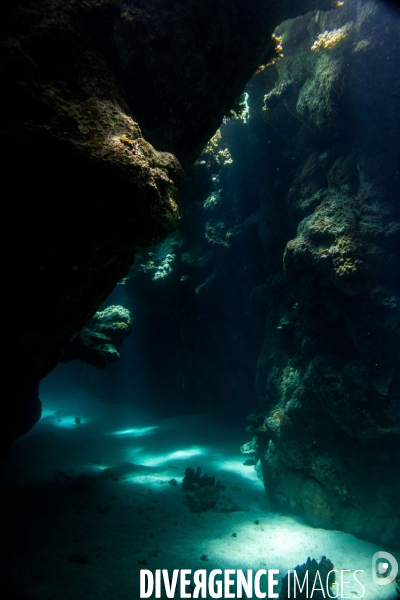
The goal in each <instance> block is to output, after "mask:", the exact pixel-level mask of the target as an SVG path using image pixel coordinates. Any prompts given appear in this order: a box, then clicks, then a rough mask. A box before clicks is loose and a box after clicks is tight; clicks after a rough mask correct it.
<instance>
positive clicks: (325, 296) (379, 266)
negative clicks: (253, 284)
mask: <svg viewBox="0 0 400 600" xmlns="http://www.w3.org/2000/svg"><path fill="white" fill-rule="evenodd" d="M342 9H343V10H342ZM342 9H340V10H336V11H331V12H328V13H326V14H321V13H319V14H317V15H316V16H315V19H314V20H313V21H310V19H307V18H305V17H299V18H297V19H295V20H293V21H288V22H287V23H285V24H283V26H282V27H281V28H280V29H279V28H278V33H279V34H280V35H281V36H282V44H283V49H284V50H283V51H284V56H285V59H284V60H283V61H281V62H278V63H277V71H278V75H279V78H278V79H277V80H276V81H275V82H273V84H272V86H273V87H272V86H271V87H272V89H269V92H268V94H267V96H266V99H265V100H266V102H265V104H266V110H265V111H264V118H265V121H266V122H267V124H268V125H269V126H271V127H273V128H275V129H276V130H277V131H278V132H280V133H281V134H282V136H283V137H284V139H286V140H288V141H289V148H290V150H291V152H293V155H294V156H295V157H297V158H300V164H299V166H298V168H297V170H295V171H294V172H293V174H292V180H291V183H290V187H289V189H288V190H287V192H286V200H287V206H288V212H287V219H288V220H290V221H291V222H292V223H293V224H294V225H296V226H297V233H295V234H294V235H293V236H292V239H291V240H290V241H287V245H286V249H285V252H284V257H283V258H284V273H283V274H279V273H275V274H271V275H270V277H269V279H268V280H267V287H268V293H267V298H268V301H269V305H270V310H269V315H268V318H267V325H266V334H265V340H264V346H263V349H262V352H261V354H260V357H259V364H258V373H257V390H258V395H259V398H260V402H261V405H262V406H263V407H264V415H265V420H264V423H263V429H264V434H263V435H264V437H263V439H264V440H265V439H266V437H267V438H269V439H270V440H271V441H270V442H269V444H267V445H265V441H264V442H262V439H261V438H260V444H262V443H264V447H265V453H264V458H263V459H262V466H263V474H264V479H265V482H266V487H267V491H268V494H269V495H270V498H271V500H272V502H273V505H274V506H276V507H277V508H279V509H280V510H282V509H283V510H292V511H294V512H298V513H300V514H302V515H304V516H305V518H306V519H307V520H308V522H310V523H311V524H312V525H314V526H317V527H325V528H338V529H342V530H345V531H349V532H351V533H354V534H355V535H358V536H360V537H365V538H368V539H371V540H374V541H378V542H379V543H381V544H383V545H386V546H388V547H392V548H393V549H397V550H398V549H399V540H400V519H399V512H398V497H399V493H400V489H399V480H398V477H397V473H398V471H399V468H400V444H399V434H400V403H399V390H400V380H399V360H400V355H399V352H400V340H399V323H400V304H399V292H400V281H399V276H398V265H399V258H400V255H399V248H400V244H399V240H400V238H399V232H400V226H399V220H400V213H399V204H398V201H397V198H398V192H399V177H398V165H399V164H400V154H399V147H400V146H399V140H400V121H399V118H398V114H397V107H398V105H399V101H400V87H399V81H398V80H394V79H393V74H394V73H397V72H398V70H399V68H400V64H399V57H400V46H399V39H400V38H399V26H400V21H399V18H398V17H399V15H398V11H397V12H394V13H392V12H391V11H389V10H387V8H386V7H385V8H384V7H383V4H379V3H378V4H377V3H374V2H367V3H361V2H357V1H352V2H346V3H345V5H344V6H343V7H342ZM323 32H325V33H323ZM318 36H319V37H318ZM285 115H286V118H285ZM282 122H283V123H284V124H283V125H282ZM255 434H256V435H257V432H255Z"/></svg>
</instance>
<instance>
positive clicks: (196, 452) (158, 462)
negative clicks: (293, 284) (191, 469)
mask: <svg viewBox="0 0 400 600" xmlns="http://www.w3.org/2000/svg"><path fill="white" fill-rule="evenodd" d="M204 454H207V452H206V451H205V450H204V449H202V448H187V449H185V450H176V451H175V452H169V453H168V454H161V455H160V456H152V457H149V458H145V459H144V460H143V461H142V464H143V465H145V466H146V467H159V466H162V465H164V464H165V463H169V462H173V461H175V460H187V459H188V458H193V456H201V455H204Z"/></svg>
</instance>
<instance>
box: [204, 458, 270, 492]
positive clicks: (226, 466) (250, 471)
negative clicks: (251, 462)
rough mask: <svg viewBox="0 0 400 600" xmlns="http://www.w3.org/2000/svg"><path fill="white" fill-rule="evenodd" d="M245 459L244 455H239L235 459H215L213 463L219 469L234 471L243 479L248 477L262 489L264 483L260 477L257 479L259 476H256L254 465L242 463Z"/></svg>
mask: <svg viewBox="0 0 400 600" xmlns="http://www.w3.org/2000/svg"><path fill="white" fill-rule="evenodd" d="M245 460H246V457H245V456H241V457H240V458H237V459H231V460H220V461H216V462H215V465H216V467H217V468H218V469H219V470H221V471H230V472H231V473H234V474H235V475H239V476H240V477H243V479H249V480H250V481H252V482H253V483H254V485H255V486H256V487H259V488H260V489H261V488H262V489H264V484H263V482H262V481H261V479H259V477H258V476H257V473H256V471H255V469H254V467H253V466H247V465H244V464H243V462H244V461H245Z"/></svg>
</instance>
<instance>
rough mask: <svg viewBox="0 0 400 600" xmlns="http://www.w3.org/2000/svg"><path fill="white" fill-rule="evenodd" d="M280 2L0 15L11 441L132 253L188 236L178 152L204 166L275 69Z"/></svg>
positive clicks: (25, 10) (185, 0) (95, 4)
mask: <svg viewBox="0 0 400 600" xmlns="http://www.w3.org/2000/svg"><path fill="white" fill-rule="evenodd" d="M270 4H271V3H266V2H264V1H262V0H255V1H254V2H252V3H251V4H250V5H249V4H248V3H243V2H241V1H239V0H236V1H235V0H230V1H229V2H227V1H225V0H218V1H215V0H213V1H211V0H204V1H202V2H201V3H199V2H197V1H194V0H173V1H172V2H171V1H168V2H164V1H163V0H153V1H152V2H149V1H148V0H136V1H128V2H122V1H120V0H85V2H80V1H72V2H67V1H66V0H47V1H46V2H24V1H16V2H7V3H2V6H1V15H0V16H1V20H0V22H1V29H2V33H1V75H0V80H1V88H2V95H1V106H0V135H1V140H2V148H3V151H4V152H3V158H2V173H3V186H4V189H7V190H8V194H9V196H8V197H7V198H6V201H5V208H6V215H5V219H4V222H6V224H7V233H8V236H9V238H8V239H11V240H13V246H12V247H10V249H9V251H8V253H7V259H6V263H7V265H6V266H7V279H6V281H7V284H8V286H9V288H8V289H9V291H10V296H11V297H10V298H9V303H10V304H11V305H12V308H13V311H14V313H15V314H16V315H17V316H16V318H15V319H14V320H13V325H12V333H11V335H10V337H11V338H12V342H13V347H12V349H10V350H9V352H8V356H9V357H10V361H9V364H8V365H7V368H6V372H7V374H8V376H9V378H10V381H11V389H12V392H11V393H10V394H8V395H7V396H6V398H5V399H4V406H3V413H2V423H3V426H2V428H3V427H4V428H6V430H7V439H12V437H13V436H15V435H17V432H18V431H19V428H18V423H17V422H15V421H16V420H18V418H19V417H18V410H19V409H18V406H20V407H21V411H22V410H23V406H24V402H23V400H22V398H24V397H25V391H24V390H25V388H26V387H27V386H30V385H31V383H32V382H33V381H37V380H39V379H41V378H43V377H44V376H45V375H46V374H48V373H49V372H50V371H51V369H52V368H53V367H54V365H55V364H56V362H57V360H58V359H59V357H60V355H61V353H62V350H63V348H64V347H65V345H66V344H67V343H68V341H69V340H70V339H71V338H72V337H73V336H75V335H76V334H77V332H79V331H80V330H81V329H82V327H83V326H84V325H85V323H86V322H87V321H88V320H89V319H90V317H91V316H92V315H93V314H94V312H95V311H96V309H97V307H98V306H99V305H100V304H101V302H102V301H103V300H104V299H105V298H106V297H107V295H108V294H109V293H110V291H111V290H112V289H113V287H114V286H115V284H116V283H117V281H118V280H120V279H121V278H122V277H123V276H124V275H125V274H126V273H127V271H128V269H129V266H130V265H131V264H132V263H133V260H134V255H135V250H136V249H137V248H138V247H142V246H146V245H149V244H153V243H155V242H157V241H159V240H160V239H161V238H162V237H163V236H165V235H166V234H167V233H168V232H169V231H171V230H173V229H174V228H176V227H177V225H178V223H179V214H178V206H177V194H176V186H177V184H178V183H179V181H180V180H181V178H182V169H181V167H180V165H179V163H178V160H177V159H176V158H175V157H174V156H173V155H172V154H169V153H170V152H173V153H175V154H176V156H177V157H178V159H179V160H181V161H182V164H183V165H184V166H185V167H186V166H189V165H190V164H191V163H192V162H193V160H194V159H195V158H196V156H197V155H198V154H199V152H200V150H201V148H202V146H203V145H204V143H205V142H206V140H207V139H208V138H209V137H210V136H211V135H212V133H213V132H214V131H215V129H216V127H217V126H218V124H219V123H220V121H221V118H222V116H223V114H224V112H225V111H226V110H228V109H229V108H230V106H231V105H232V104H233V102H234V100H235V97H236V96H237V95H238V94H239V93H240V92H241V91H242V88H243V86H244V84H245V82H246V81H247V80H248V78H249V77H250V76H251V74H252V73H253V72H254V71H255V69H256V67H257V65H258V64H260V63H262V62H263V61H264V60H265V59H266V57H267V55H268V49H269V45H270V38H271V33H272V31H273V29H274V28H275V26H276V25H277V24H278V23H279V22H280V21H282V19H283V18H286V17H287V16H289V15H290V14H292V13H293V14H295V13H296V12H297V11H298V10H299V9H298V8H297V5H298V3H297V2H295V1H294V0H291V1H289V0H288V1H286V2H275V3H273V5H272V6H270ZM329 4H330V2H327V1H326V0H321V1H320V2H317V1H314V0H309V1H308V2H304V3H303V8H304V9H305V10H307V9H308V8H311V7H313V6H314V5H318V6H327V5H329ZM142 131H143V132H144V137H143V135H142ZM146 140H148V141H146ZM149 142H150V143H149ZM151 144H153V145H154V147H153V146H152V145H151ZM155 148H156V149H155ZM160 150H161V151H164V152H160ZM167 152H168V153H167ZM11 406H12V412H11ZM28 412H29V411H28ZM11 414H12V417H11ZM27 414H28V413H26V415H27ZM26 415H25V416H23V415H21V419H22V420H24V419H26ZM1 431H3V429H2V430H1ZM1 431H0V437H1V436H2V435H3V433H2V432H1Z"/></svg>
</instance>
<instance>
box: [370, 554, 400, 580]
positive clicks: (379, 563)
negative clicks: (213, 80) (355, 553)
mask: <svg viewBox="0 0 400 600" xmlns="http://www.w3.org/2000/svg"><path fill="white" fill-rule="evenodd" d="M398 572H399V565H398V564H397V560H396V559H395V557H394V556H392V555H391V554H389V552H375V554H374V556H373V557H372V579H373V582H374V583H376V584H377V585H387V584H388V583H391V582H392V581H394V580H395V579H396V577H397V573H398Z"/></svg>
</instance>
